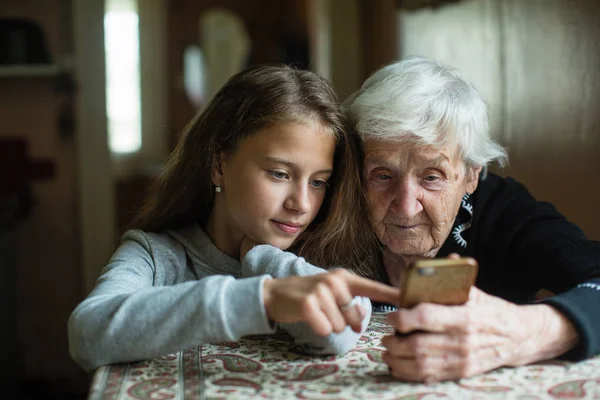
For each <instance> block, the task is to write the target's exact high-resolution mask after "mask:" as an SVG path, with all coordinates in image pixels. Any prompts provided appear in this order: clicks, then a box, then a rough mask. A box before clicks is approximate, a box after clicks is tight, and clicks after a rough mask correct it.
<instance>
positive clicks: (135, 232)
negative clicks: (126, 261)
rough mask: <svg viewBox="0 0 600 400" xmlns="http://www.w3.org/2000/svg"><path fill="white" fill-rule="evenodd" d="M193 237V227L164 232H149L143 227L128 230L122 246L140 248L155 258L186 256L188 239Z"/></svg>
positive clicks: (124, 235)
mask: <svg viewBox="0 0 600 400" xmlns="http://www.w3.org/2000/svg"><path fill="white" fill-rule="evenodd" d="M191 237H193V230H192V229H191V227H188V226H186V227H183V228H178V229H173V230H168V231H164V232H148V231H143V230H141V229H131V230H128V231H126V232H125V233H124V234H123V236H122V238H121V247H126V248H133V247H135V248H138V249H140V250H141V251H146V252H148V253H149V254H151V255H152V257H153V258H155V259H162V258H169V259H173V258H176V259H183V260H185V258H186V251H185V248H186V245H185V243H186V241H187V240H189V238H191Z"/></svg>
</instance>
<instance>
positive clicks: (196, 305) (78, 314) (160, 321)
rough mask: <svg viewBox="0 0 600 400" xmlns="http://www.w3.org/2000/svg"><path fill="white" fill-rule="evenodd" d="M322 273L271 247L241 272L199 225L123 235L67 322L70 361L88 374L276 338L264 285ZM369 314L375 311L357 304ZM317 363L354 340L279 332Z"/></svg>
mask: <svg viewBox="0 0 600 400" xmlns="http://www.w3.org/2000/svg"><path fill="white" fill-rule="evenodd" d="M323 272H326V271H325V270H323V269H321V268H318V267H315V266H313V265H311V264H309V263H307V262H306V261H305V260H304V259H303V258H301V257H297V256H295V255H294V254H292V253H288V252H284V251H281V250H279V249H277V248H275V247H273V246H269V245H261V246H256V247H254V248H253V249H252V250H250V251H249V252H248V254H247V255H246V257H245V258H244V261H243V263H240V262H239V261H238V260H236V259H234V258H231V257H229V256H228V255H226V254H224V253H222V252H221V251H220V250H219V249H218V248H217V247H216V246H215V244H214V243H213V241H212V240H211V239H210V237H209V236H208V235H207V234H206V233H205V232H204V230H203V229H202V228H201V227H200V226H199V225H197V224H193V225H189V226H187V227H184V228H181V229H177V230H172V231H168V232H166V233H161V234H157V233H146V232H143V231H139V230H133V231H128V232H127V233H125V235H124V236H123V240H122V243H121V246H120V247H119V248H118V249H117V251H116V252H115V253H114V254H113V256H112V257H111V259H110V261H109V263H108V265H107V266H106V267H105V268H104V270H103V271H102V274H101V276H100V278H99V279H98V282H97V284H96V287H95V288H94V290H93V291H92V292H91V293H90V295H89V296H88V297H87V298H86V299H85V300H84V301H83V302H82V303H81V304H79V305H78V306H77V308H76V309H75V311H73V313H72V314H71V317H70V318H69V324H68V331H69V349H70V352H71V357H72V358H73V359H74V360H75V361H76V362H77V363H78V364H79V365H80V366H82V367H83V368H84V369H86V370H93V369H95V368H97V367H99V366H101V365H106V364H112V363H117V362H131V361H137V360H143V359H150V358H154V357H157V356H160V355H164V354H168V353H173V352H176V351H179V350H183V349H186V348H189V347H193V346H197V345H200V344H202V343H218V342H225V341H236V340H238V339H240V338H241V337H242V336H245V335H252V334H269V333H273V332H274V330H275V327H274V326H272V325H271V323H270V322H269V320H268V318H267V313H266V310H265V307H264V303H263V293H262V291H263V283H264V281H265V279H270V278H283V277H286V276H300V275H314V274H318V273H323ZM360 304H361V305H362V306H363V308H364V309H365V311H366V312H367V315H366V317H365V318H364V320H363V326H362V331H363V332H364V330H365V329H366V327H367V325H368V322H369V319H370V315H371V303H370V301H369V299H367V298H362V297H361V298H360ZM281 327H282V328H284V329H285V330H287V331H288V332H289V333H290V334H291V335H292V336H293V337H294V340H295V342H296V344H299V345H302V346H303V347H304V350H305V351H308V352H311V353H313V354H344V353H346V352H347V351H349V350H350V349H351V348H353V347H354V346H355V344H356V343H357V341H358V339H359V338H360V333H355V332H354V331H352V329H351V328H350V327H348V326H347V327H346V329H345V330H344V331H343V332H341V333H339V334H335V333H332V334H330V335H328V336H326V337H320V336H317V335H316V334H315V333H314V332H313V331H312V330H311V329H310V327H309V326H308V325H307V324H304V323H298V324H282V325H281Z"/></svg>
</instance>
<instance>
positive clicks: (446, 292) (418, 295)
mask: <svg viewBox="0 0 600 400" xmlns="http://www.w3.org/2000/svg"><path fill="white" fill-rule="evenodd" d="M477 269H478V266H477V261H475V259H473V258H470V257H463V258H459V259H449V258H438V259H425V260H418V261H414V262H412V263H411V264H410V265H409V267H408V270H407V271H406V272H405V273H404V274H403V276H402V278H401V281H400V289H401V291H400V301H399V304H398V305H399V307H402V308H411V307H413V306H415V305H417V304H419V303H436V304H444V305H459V304H463V303H466V302H467V300H468V299H469V291H470V290H471V286H473V285H474V284H475V278H476V277H477Z"/></svg>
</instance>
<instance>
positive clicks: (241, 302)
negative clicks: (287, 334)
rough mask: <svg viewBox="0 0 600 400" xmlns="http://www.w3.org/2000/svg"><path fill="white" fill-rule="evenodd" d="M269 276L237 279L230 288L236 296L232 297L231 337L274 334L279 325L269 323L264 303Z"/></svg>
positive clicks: (229, 319) (228, 319)
mask: <svg viewBox="0 0 600 400" xmlns="http://www.w3.org/2000/svg"><path fill="white" fill-rule="evenodd" d="M267 279H271V276H269V275H260V276H256V277H252V278H246V279H237V280H235V281H234V283H233V284H232V285H231V286H230V288H229V289H230V290H231V291H232V293H234V295H232V296H230V298H231V299H232V303H231V304H230V307H231V309H230V311H229V312H231V317H230V318H225V320H227V321H229V324H228V325H229V330H230V334H231V337H234V338H239V337H241V336H245V335H260V334H269V333H274V332H275V329H276V328H277V324H275V323H273V322H272V321H269V318H268V316H267V310H266V309H265V304H264V301H263V298H264V297H263V290H264V283H265V281H266V280H267Z"/></svg>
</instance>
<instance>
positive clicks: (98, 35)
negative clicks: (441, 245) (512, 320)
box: [0, 0, 600, 398]
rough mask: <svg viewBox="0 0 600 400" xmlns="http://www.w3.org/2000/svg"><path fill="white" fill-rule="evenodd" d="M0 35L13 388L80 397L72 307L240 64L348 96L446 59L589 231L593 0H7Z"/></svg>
mask: <svg viewBox="0 0 600 400" xmlns="http://www.w3.org/2000/svg"><path fill="white" fill-rule="evenodd" d="M15 20H18V21H17V24H16V25H15ZM23 20H26V21H25V22H27V21H29V22H33V23H34V25H35V26H37V27H38V28H39V29H40V31H41V32H42V33H43V40H42V41H43V43H44V46H42V48H44V47H45V48H46V50H47V51H46V52H45V57H44V54H43V53H44V51H40V50H39V48H38V49H37V50H36V48H37V47H36V46H33V47H32V45H31V43H34V42H35V37H36V33H35V29H33V30H31V29H30V28H24V26H26V25H27V24H26V23H24V22H23ZM15 26H16V27H17V28H15ZM7 29H8V30H7ZM15 29H16V31H18V32H21V33H17V34H16V36H15V33H14V32H16V31H15ZM23 29H24V30H23ZM7 32H12V33H7ZM23 32H24V33H23ZM19 35H21V36H19ZM9 37H10V38H11V39H10V40H9V39H7V38H9ZM15 37H16V39H15ZM20 38H21V39H20ZM9 42H10V43H12V45H11V46H12V47H11V46H9V45H7V43H9ZM15 43H16V44H15ZM0 46H4V47H0V49H1V50H0V163H1V164H2V166H3V167H4V168H2V171H1V172H0V177H1V178H2V180H1V181H0V189H1V192H0V193H1V196H0V206H1V207H2V209H1V213H0V217H1V219H0V222H1V223H2V226H0V240H1V242H0V257H1V258H0V324H1V326H2V329H0V331H1V332H2V333H1V335H2V336H0V343H1V344H2V353H0V354H1V357H2V360H1V361H2V362H1V363H0V365H1V368H2V370H1V371H0V376H3V377H4V378H3V382H2V384H7V385H9V384H12V387H13V388H16V387H19V388H20V390H19V391H20V397H21V398H38V397H40V396H42V397H45V398H50V397H52V396H54V397H56V398H84V397H85V393H86V391H87V388H88V386H89V379H90V377H89V375H86V374H85V373H83V372H82V371H81V370H80V369H79V368H78V367H77V366H76V365H75V364H74V363H73V362H72V361H71V360H70V357H69V355H68V345H67V336H66V322H67V319H68V316H69V314H70V312H71V311H72V310H73V309H74V307H75V306H76V304H77V303H78V302H79V301H81V300H82V299H83V298H84V297H85V296H86V295H87V293H89V291H90V290H91V288H92V287H93V284H94V281H95V279H96V278H97V276H98V274H99V273H100V270H101V269H102V267H103V266H104V265H105V264H106V261H107V260H108V257H109V256H110V254H111V253H112V251H113V250H114V248H115V247H116V245H117V244H118V238H119V236H120V234H121V233H122V232H123V230H124V229H125V228H126V226H127V224H128V223H129V220H130V218H131V216H132V215H133V213H135V211H136V210H137V209H138V207H139V204H140V200H141V199H142V198H143V194H144V191H145V190H146V188H147V186H148V184H149V182H150V181H151V179H152V177H153V176H155V175H156V174H157V173H158V172H159V171H160V168H161V162H162V161H163V160H164V157H165V156H166V155H167V154H168V153H169V151H170V150H171V149H172V147H173V144H174V143H175V141H176V140H177V138H178V136H179V134H180V132H181V131H182V129H183V127H184V126H185V124H186V123H187V122H188V121H189V119H190V118H191V117H192V116H193V115H194V113H195V112H196V111H197V110H199V109H201V108H202V107H203V106H204V105H205V104H206V102H207V101H208V100H209V99H210V96H212V94H214V92H215V91H216V90H218V88H219V87H220V85H222V84H223V82H224V81H225V80H226V79H227V78H228V77H229V76H230V75H231V74H233V73H235V72H236V71H238V70H239V69H241V68H244V67H245V66H248V65H251V64H256V63H263V62H286V63H290V64H293V65H296V66H297V67H299V68H310V69H313V70H315V71H317V72H319V73H321V74H323V75H324V76H326V77H327V78H328V79H330V80H331V82H332V83H333V85H334V87H335V88H336V90H337V91H338V93H339V96H340V99H342V100H343V99H344V98H345V97H346V96H347V95H349V94H350V93H352V92H353V91H355V90H357V89H358V88H359V87H360V84H361V83H362V81H363V80H364V79H365V78H366V77H367V76H368V75H369V74H370V73H372V72H373V71H374V70H375V69H377V68H378V67H380V66H382V65H384V64H386V63H389V62H391V61H392V60H394V59H397V58H399V57H403V56H406V55H410V54H420V55H425V56H430V57H434V58H437V59H439V60H441V61H443V62H446V63H448V64H450V65H453V66H456V67H457V68H459V69H460V70H462V71H463V73H464V74H465V75H466V77H467V78H468V79H470V80H472V81H473V82H474V83H475V85H476V86H477V87H478V88H479V89H480V91H481V92H482V93H483V95H484V97H485V98H486V100H487V102H488V103H489V105H490V118H491V127H492V133H493V135H494V136H495V137H496V138H497V139H498V140H499V141H500V142H501V143H502V144H504V145H505V146H507V147H508V149H509V153H510V156H511V163H510V166H509V167H508V168H507V169H505V170H504V171H501V172H502V173H503V174H508V175H512V176H514V177H516V178H517V179H519V180H521V181H523V182H524V183H525V184H526V185H527V186H528V187H529V188H530V190H531V191H532V192H533V194H534V195H535V196H536V197H537V198H539V199H543V200H548V201H551V202H553V203H554V204H556V205H557V206H558V208H559V210H560V211H562V212H563V213H564V214H565V215H566V216H567V217H568V218H570V219H571V220H573V221H574V222H575V223H577V224H578V225H579V226H581V227H582V228H583V229H584V231H585V232H586V233H587V234H588V235H589V236H590V237H591V238H593V239H596V240H598V239H600V213H599V212H598V209H597V206H596V205H597V204H600V188H599V185H598V183H599V180H598V178H597V174H598V173H599V172H600V168H599V167H600V161H599V158H598V157H597V154H598V152H599V151H600V72H599V71H600V3H598V2H596V1H595V0H527V1H524V0H461V1H458V0H452V1H447V0H446V1H439V0H398V1H392V0H288V1H278V0H252V1H250V0H203V1H199V0H138V1H136V0H106V1H104V0H5V1H3V2H1V3H0ZM23 46H25V50H24V48H23ZM38 47H39V46H38ZM34 56H36V57H34ZM40 57H41V58H40ZM15 396H16V395H15ZM28 396H29V397H28ZM36 396H37V397H36Z"/></svg>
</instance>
